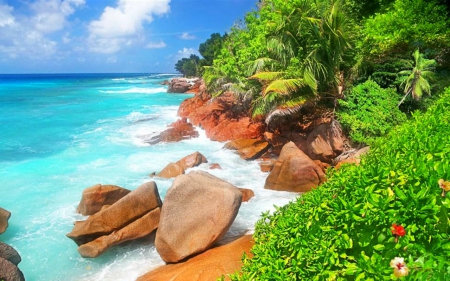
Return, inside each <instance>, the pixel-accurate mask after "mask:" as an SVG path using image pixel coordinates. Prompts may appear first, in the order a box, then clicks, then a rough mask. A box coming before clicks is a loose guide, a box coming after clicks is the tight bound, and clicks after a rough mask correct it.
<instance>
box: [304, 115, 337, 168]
mask: <svg viewBox="0 0 450 281" xmlns="http://www.w3.org/2000/svg"><path fill="white" fill-rule="evenodd" d="M307 148H308V155H309V157H311V159H313V160H320V161H322V162H325V163H329V164H330V163H331V162H332V161H333V159H334V158H335V157H336V156H338V155H339V154H341V153H342V152H343V151H344V136H343V134H342V131H341V130H340V127H339V125H338V124H337V123H336V124H333V123H325V124H320V125H319V126H317V127H316V128H315V129H314V130H313V131H312V132H311V133H310V134H309V135H308V139H307Z"/></svg>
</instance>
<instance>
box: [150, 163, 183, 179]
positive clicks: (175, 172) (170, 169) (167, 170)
mask: <svg viewBox="0 0 450 281" xmlns="http://www.w3.org/2000/svg"><path fill="white" fill-rule="evenodd" d="M182 174H184V169H183V167H181V166H180V165H178V164H177V163H169V164H168V165H167V166H166V167H164V169H162V171H161V172H159V173H158V174H156V176H157V177H160V178H165V179H171V178H174V177H177V176H179V175H182Z"/></svg>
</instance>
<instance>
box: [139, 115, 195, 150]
mask: <svg viewBox="0 0 450 281" xmlns="http://www.w3.org/2000/svg"><path fill="white" fill-rule="evenodd" d="M167 127H169V128H168V129H167V130H165V131H163V132H161V133H160V134H159V135H157V136H154V137H152V138H150V139H148V140H144V141H145V142H146V143H149V144H157V143H159V142H177V141H181V140H185V139H190V138H196V137H198V136H199V134H198V132H197V130H195V128H194V126H193V125H192V124H191V123H189V122H188V121H187V119H186V118H181V119H179V120H177V121H175V122H173V123H172V124H170V125H168V126H167Z"/></svg>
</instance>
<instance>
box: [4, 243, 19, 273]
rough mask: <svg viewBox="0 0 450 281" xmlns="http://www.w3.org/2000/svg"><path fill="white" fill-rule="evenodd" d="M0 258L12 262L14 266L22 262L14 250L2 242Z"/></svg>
mask: <svg viewBox="0 0 450 281" xmlns="http://www.w3.org/2000/svg"><path fill="white" fill-rule="evenodd" d="M0 258H3V259H5V260H7V261H9V262H12V263H13V264H14V265H16V266H17V265H18V264H19V263H20V262H21V261H22V259H21V258H20V255H19V253H18V252H17V251H16V249H14V248H13V247H11V246H9V245H8V244H5V243H3V242H0ZM0 272H1V271H0ZM0 280H1V279H0Z"/></svg>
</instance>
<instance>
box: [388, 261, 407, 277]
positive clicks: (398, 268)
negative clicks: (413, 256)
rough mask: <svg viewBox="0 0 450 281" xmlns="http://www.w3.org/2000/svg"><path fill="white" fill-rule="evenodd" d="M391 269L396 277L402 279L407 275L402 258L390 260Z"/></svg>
mask: <svg viewBox="0 0 450 281" xmlns="http://www.w3.org/2000/svg"><path fill="white" fill-rule="evenodd" d="M391 267H392V268H393V269H394V275H395V276H396V277H403V276H406V275H408V273H409V269H408V267H407V266H406V263H405V259H404V258H398V257H397V258H395V259H393V260H391Z"/></svg>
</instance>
